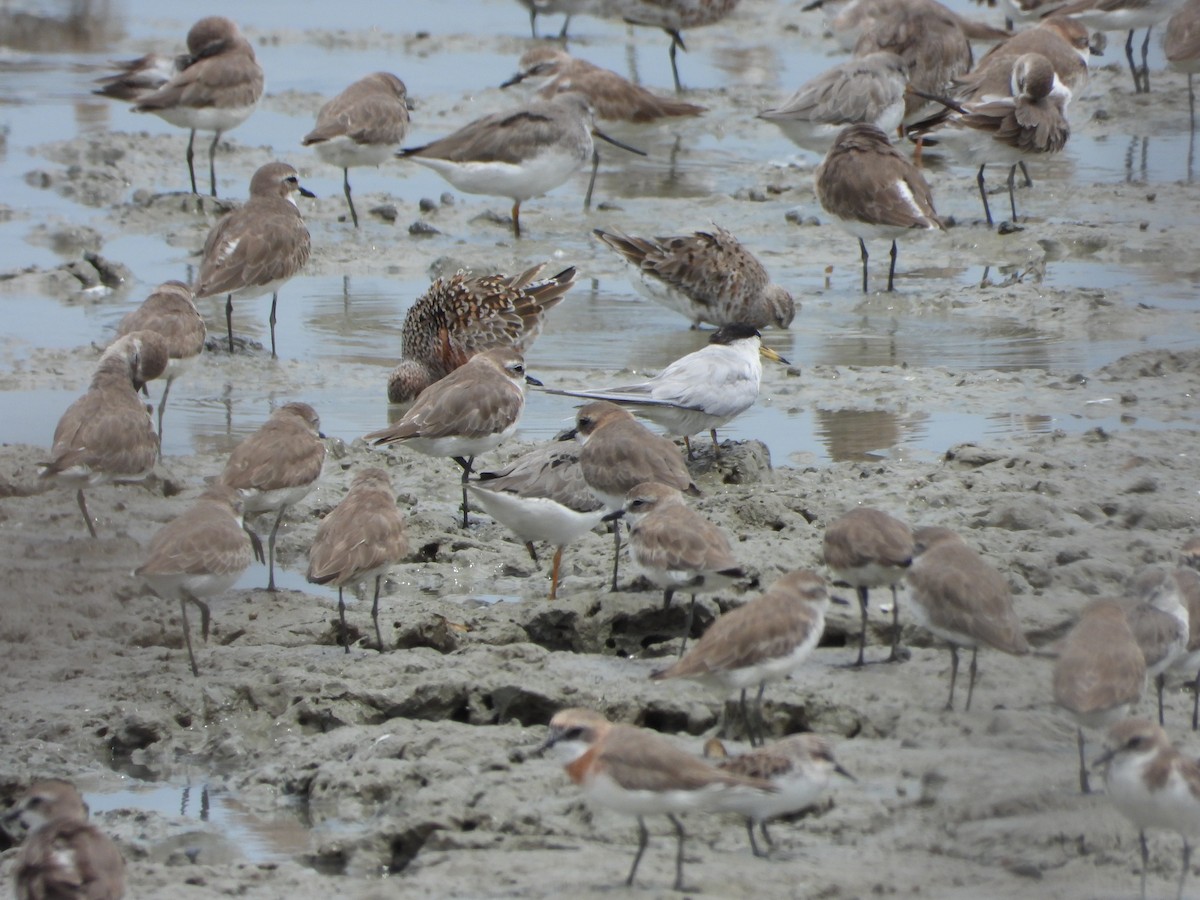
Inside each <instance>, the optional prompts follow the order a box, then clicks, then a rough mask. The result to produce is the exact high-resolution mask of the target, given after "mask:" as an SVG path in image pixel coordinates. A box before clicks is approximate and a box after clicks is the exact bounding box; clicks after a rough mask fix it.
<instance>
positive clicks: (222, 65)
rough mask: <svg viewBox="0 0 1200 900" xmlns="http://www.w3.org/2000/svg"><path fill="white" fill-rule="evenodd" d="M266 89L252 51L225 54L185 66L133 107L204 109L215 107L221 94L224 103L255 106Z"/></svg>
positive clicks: (145, 110)
mask: <svg viewBox="0 0 1200 900" xmlns="http://www.w3.org/2000/svg"><path fill="white" fill-rule="evenodd" d="M262 92H263V73H262V69H261V68H259V65H258V63H257V62H256V61H255V59H254V55H253V53H252V52H249V53H241V52H235V53H226V54H221V55H219V56H214V57H208V58H202V59H199V60H197V61H196V62H195V63H193V64H192V65H191V66H189V67H188V68H186V69H184V70H183V71H182V72H180V73H179V74H178V75H176V76H175V77H174V78H172V79H171V80H170V81H168V82H167V83H166V84H164V85H163V86H162V87H161V88H159V89H158V90H157V91H155V92H154V93H152V94H148V95H147V96H145V97H143V98H142V99H141V100H140V101H139V102H138V104H137V106H135V107H134V109H136V110H138V111H139V112H154V111H155V110H160V109H169V108H171V107H176V106H183V107H194V108H197V109H203V108H206V107H210V106H213V105H214V104H213V99H212V98H213V97H214V95H216V94H221V95H222V97H223V101H224V102H225V105H227V106H231V107H238V106H253V105H254V104H255V103H257V102H258V99H259V97H261V96H262Z"/></svg>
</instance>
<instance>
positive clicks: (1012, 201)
mask: <svg viewBox="0 0 1200 900" xmlns="http://www.w3.org/2000/svg"><path fill="white" fill-rule="evenodd" d="M1016 183H1017V167H1016V165H1015V164H1014V165H1012V166H1010V167H1009V170H1008V205H1009V208H1010V209H1011V210H1012V221H1013V224H1014V225H1016V224H1017V198H1016V195H1015V194H1014V193H1013V188H1014V186H1015V185H1016Z"/></svg>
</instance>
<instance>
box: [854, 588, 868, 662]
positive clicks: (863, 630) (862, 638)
mask: <svg viewBox="0 0 1200 900" xmlns="http://www.w3.org/2000/svg"><path fill="white" fill-rule="evenodd" d="M854 591H855V593H857V594H858V608H859V611H860V612H861V614H862V624H861V625H860V626H859V629H858V661H857V662H855V663H854V665H856V666H861V665H862V664H863V659H864V653H865V651H866V649H867V595H868V594H869V593H870V591H869V589H868V588H865V587H862V586H861V585H860V586H859V587H856V588H855V589H854Z"/></svg>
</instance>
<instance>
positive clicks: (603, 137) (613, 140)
mask: <svg viewBox="0 0 1200 900" xmlns="http://www.w3.org/2000/svg"><path fill="white" fill-rule="evenodd" d="M592 135H593V136H594V137H598V138H600V140H602V141H605V142H607V143H609V144H612V145H613V146H614V147H620V148H621V149H622V150H628V151H629V152H630V153H636V154H637V155H638V156H646V155H647V154H646V151H645V150H639V149H638V148H637V147H630V146H629V145H628V144H626V143H623V142H622V141H618V140H617V139H616V138H614V137H609V136H608V135H607V134H605V133H604V132H603V131H597V130H596V129H594V128H593V129H592Z"/></svg>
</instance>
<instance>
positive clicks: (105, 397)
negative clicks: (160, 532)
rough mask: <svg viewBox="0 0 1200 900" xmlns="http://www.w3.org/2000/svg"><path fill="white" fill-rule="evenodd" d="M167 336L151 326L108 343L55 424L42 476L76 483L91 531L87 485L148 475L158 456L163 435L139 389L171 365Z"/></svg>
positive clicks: (94, 530)
mask: <svg viewBox="0 0 1200 900" xmlns="http://www.w3.org/2000/svg"><path fill="white" fill-rule="evenodd" d="M167 360H168V349H167V344H166V342H165V341H164V340H163V339H162V338H161V337H160V336H159V335H157V334H155V333H154V332H152V331H135V332H132V333H130V334H126V335H124V336H122V337H120V338H117V340H115V341H113V343H112V344H111V345H109V347H108V349H107V350H105V351H104V353H103V354H102V355H101V357H100V361H99V362H98V363H97V364H96V370H95V372H94V374H93V375H92V382H91V385H90V386H89V387H88V389H87V392H86V393H85V394H84V395H83V396H82V397H80V398H78V399H77V400H75V402H74V403H72V404H71V405H70V406H69V407H67V411H66V412H64V413H63V414H62V418H60V419H59V420H58V424H57V425H56V426H55V428H54V443H53V445H52V446H51V448H50V459H49V460H48V461H46V462H43V463H39V464H38V465H39V466H40V467H41V471H40V472H39V473H38V477H39V478H45V479H50V480H52V481H53V482H55V483H57V484H62V485H65V486H67V487H73V488H75V489H76V494H75V500H76V502H77V503H78V504H79V511H80V512H81V513H83V521H84V522H85V523H86V524H87V529H88V532H89V533H90V534H91V536H92V537H96V526H95V524H94V523H93V521H92V515H91V513H90V512H88V507H87V500H86V499H85V498H84V495H83V491H84V488H87V487H95V486H97V485H101V484H110V483H112V482H130V481H144V480H145V479H146V477H147V476H148V475H149V474H150V473H151V472H152V471H153V470H154V463H155V461H156V460H157V459H158V447H159V444H158V435H157V434H155V433H154V422H153V421H152V420H151V419H150V416H149V415H148V414H147V412H146V407H145V406H144V405H143V404H142V400H141V398H140V397H139V396H138V393H137V392H138V391H139V390H141V388H142V386H143V385H145V383H146V382H147V381H151V380H153V379H155V378H157V377H158V376H159V375H161V374H162V373H163V372H164V371H165V370H166V367H167Z"/></svg>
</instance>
